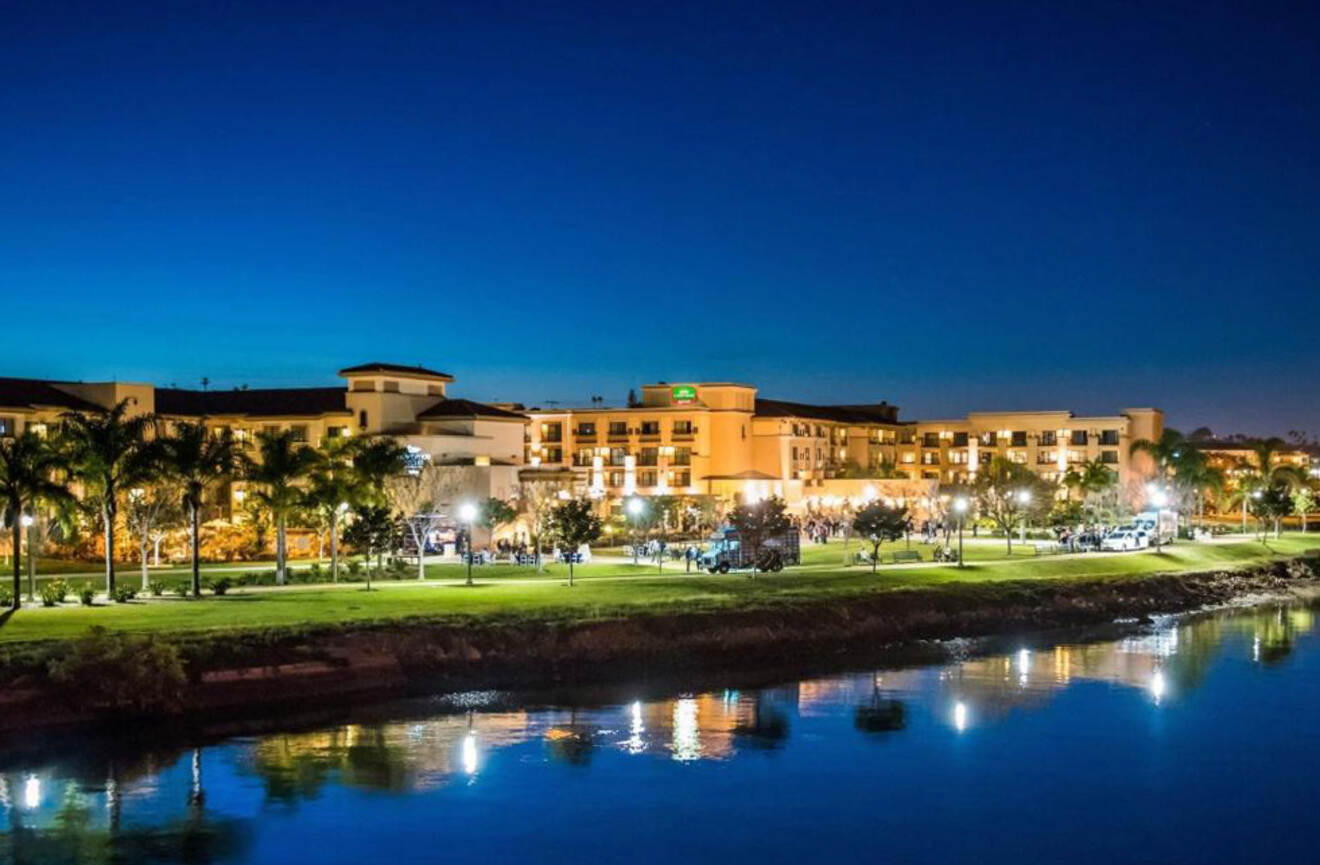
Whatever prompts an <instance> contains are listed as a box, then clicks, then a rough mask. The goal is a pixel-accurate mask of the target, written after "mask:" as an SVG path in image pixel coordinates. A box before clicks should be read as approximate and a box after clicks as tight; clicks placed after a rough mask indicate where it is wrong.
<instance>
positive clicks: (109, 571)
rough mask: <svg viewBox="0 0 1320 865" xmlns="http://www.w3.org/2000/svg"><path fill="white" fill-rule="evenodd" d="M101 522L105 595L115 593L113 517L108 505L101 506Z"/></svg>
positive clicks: (108, 595) (112, 511)
mask: <svg viewBox="0 0 1320 865" xmlns="http://www.w3.org/2000/svg"><path fill="white" fill-rule="evenodd" d="M101 521H102V522H103V523H104V524H105V595H106V597H107V598H108V597H110V596H111V595H113V594H114V593H115V515H114V510H113V509H112V508H111V507H110V505H109V504H104V505H102V506H101Z"/></svg>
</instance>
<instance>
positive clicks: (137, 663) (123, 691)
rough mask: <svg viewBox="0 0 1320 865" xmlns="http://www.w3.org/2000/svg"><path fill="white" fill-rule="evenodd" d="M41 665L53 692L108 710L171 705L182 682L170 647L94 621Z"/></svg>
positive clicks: (84, 705) (180, 665)
mask: <svg viewBox="0 0 1320 865" xmlns="http://www.w3.org/2000/svg"><path fill="white" fill-rule="evenodd" d="M47 669H48V672H49V674H50V682H51V685H52V686H53V688H54V690H55V694H56V696H57V697H59V698H61V699H63V700H64V701H66V702H67V703H68V704H69V705H72V706H76V707H78V708H79V709H92V710H93V711H97V712H100V713H109V714H115V713H120V714H122V713H142V712H149V711H160V710H171V709H177V708H178V706H179V703H180V699H181V697H182V696H183V689H184V687H185V685H186V684H187V676H186V674H185V671H184V667H183V659H182V658H181V657H180V656H179V650H178V649H177V648H176V647H174V646H173V645H170V644H169V643H164V642H160V641H158V640H156V639H155V638H153V637H150V636H138V635H133V634H115V633H110V632H109V631H107V630H106V629H105V628H103V627H101V626H99V625H97V626H95V627H93V628H92V629H91V630H90V631H89V632H88V633H87V635H86V636H83V637H79V638H78V639H76V640H74V641H73V642H72V643H70V645H69V648H68V650H67V651H66V652H65V653H64V655H63V656H62V657H59V658H57V659H54V660H52V661H50V662H49V664H48V667H47Z"/></svg>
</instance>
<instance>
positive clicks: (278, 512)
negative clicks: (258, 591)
mask: <svg viewBox="0 0 1320 865" xmlns="http://www.w3.org/2000/svg"><path fill="white" fill-rule="evenodd" d="M257 449H258V451H259V452H260V454H261V458H260V460H259V461H258V462H255V463H250V464H249V465H248V467H247V472H246V477H247V480H248V482H249V483H251V484H254V485H255V486H257V487H259V489H258V490H257V492H256V497H257V499H258V500H259V501H260V502H261V503H262V504H263V505H265V506H266V507H267V508H269V509H270V513H271V516H272V517H274V519H275V582H276V584H278V585H281V586H282V585H284V580H285V568H286V564H287V562H288V554H289V549H288V534H287V532H286V528H287V525H288V520H289V516H290V515H291V514H292V513H293V512H294V511H295V510H296V509H297V508H298V507H299V506H300V505H301V504H302V502H303V498H302V490H300V489H299V487H298V484H299V483H301V482H302V481H303V480H305V479H306V478H307V476H308V475H309V474H310V473H311V471H312V469H313V468H315V467H316V451H314V450H312V449H311V448H310V447H308V446H307V445H306V444H304V443H303V442H302V441H301V440H300V439H299V438H297V437H295V435H294V432H293V430H283V431H267V432H260V433H258V434H257Z"/></svg>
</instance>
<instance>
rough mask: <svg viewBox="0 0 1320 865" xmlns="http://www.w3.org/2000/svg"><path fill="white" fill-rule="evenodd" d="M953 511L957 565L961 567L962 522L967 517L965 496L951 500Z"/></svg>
mask: <svg viewBox="0 0 1320 865" xmlns="http://www.w3.org/2000/svg"><path fill="white" fill-rule="evenodd" d="M953 512H954V513H955V514H957V515H958V567H960V568H961V567H963V522H964V521H965V520H966V518H967V497H966V496H958V497H957V498H956V499H954V500H953Z"/></svg>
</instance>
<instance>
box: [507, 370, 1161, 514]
mask: <svg viewBox="0 0 1320 865" xmlns="http://www.w3.org/2000/svg"><path fill="white" fill-rule="evenodd" d="M526 414H527V417H528V427H527V449H526V453H525V462H526V463H527V465H529V466H533V467H539V468H542V469H548V468H555V469H559V470H561V471H562V470H571V471H572V472H574V473H575V475H576V476H577V477H578V479H579V482H580V486H581V487H583V488H584V489H586V490H587V491H588V492H589V493H590V494H592V495H594V496H597V497H601V498H621V497H624V496H629V495H633V494H637V495H708V496H715V497H717V498H720V499H724V500H732V499H738V498H745V497H751V498H759V497H763V496H766V495H777V496H781V497H783V498H784V499H786V500H787V501H788V502H789V504H790V505H795V506H796V505H801V506H811V505H819V504H822V503H824V504H832V503H841V502H843V501H852V500H855V499H857V498H858V497H866V496H872V495H876V494H879V495H883V496H885V497H888V498H906V499H912V500H920V499H922V498H924V497H929V496H931V495H932V494H933V493H934V491H936V490H937V489H938V487H939V486H940V485H941V484H946V485H947V484H965V483H969V482H972V481H974V480H975V478H976V474H977V471H978V470H979V468H980V467H981V466H983V465H986V464H988V463H989V462H990V461H991V459H993V458H994V457H995V456H996V455H998V456H1002V457H1003V458H1005V459H1008V460H1011V461H1013V462H1015V463H1019V464H1021V465H1022V466H1024V467H1026V468H1028V469H1030V470H1031V471H1033V472H1035V473H1036V474H1038V475H1040V476H1041V477H1042V478H1044V479H1046V480H1048V481H1051V482H1058V481H1060V480H1062V478H1063V477H1064V475H1065V474H1066V473H1067V472H1068V471H1069V470H1071V469H1073V468H1076V467H1077V466H1079V465H1081V464H1082V463H1085V462H1088V461H1091V460H1099V461H1101V462H1103V463H1105V464H1106V465H1109V466H1111V467H1112V468H1113V470H1114V471H1115V472H1116V473H1117V475H1118V478H1119V483H1120V486H1121V487H1122V488H1123V489H1124V490H1125V491H1128V493H1129V494H1130V495H1131V496H1132V497H1134V498H1136V497H1140V495H1141V489H1142V487H1143V485H1144V482H1145V481H1146V479H1148V478H1149V477H1150V476H1151V474H1152V469H1153V466H1152V465H1151V463H1150V460H1149V458H1148V457H1146V456H1145V455H1144V454H1141V453H1136V454H1133V453H1132V443H1133V442H1136V441H1138V440H1141V439H1152V440H1153V439H1157V438H1158V437H1159V436H1160V434H1161V432H1162V431H1163V428H1164V417H1163V414H1162V412H1160V411H1159V410H1158V409H1154V408H1135V409H1126V410H1124V411H1121V412H1119V413H1117V414H1114V415H1111V416H1100V417H1079V416H1076V415H1074V414H1073V413H1071V412H1068V411H1039V412H975V413H972V414H969V415H967V416H966V417H965V418H960V419H956V420H941V421H915V422H905V421H901V420H900V419H899V417H898V409H897V408H896V407H895V406H892V405H890V404H888V403H885V402H880V403H875V404H857V405H812V404H807V403H796V402H785V401H782V400H772V399H763V398H760V397H758V395H757V389H756V388H755V387H754V386H752V385H749V384H732V383H727V382H711V383H705V382H682V383H676V384H675V383H668V382H661V383H657V384H652V385H646V386H644V387H643V388H642V396H641V399H640V400H639V401H638V404H636V405H633V406H628V407H622V408H606V407H601V406H592V407H589V408H581V409H567V410H554V411H543V410H540V409H531V410H528V411H527V412H526Z"/></svg>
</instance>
